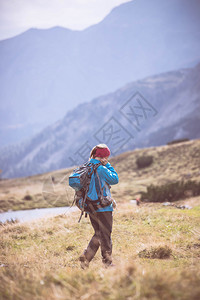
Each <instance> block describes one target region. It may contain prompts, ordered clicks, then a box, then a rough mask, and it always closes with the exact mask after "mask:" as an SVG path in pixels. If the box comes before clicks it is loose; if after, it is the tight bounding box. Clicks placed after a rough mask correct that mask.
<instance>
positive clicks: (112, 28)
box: [0, 0, 200, 146]
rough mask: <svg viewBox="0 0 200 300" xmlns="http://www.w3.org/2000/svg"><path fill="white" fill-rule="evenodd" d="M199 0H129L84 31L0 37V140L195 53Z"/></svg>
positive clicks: (184, 63)
mask: <svg viewBox="0 0 200 300" xmlns="http://www.w3.org/2000/svg"><path fill="white" fill-rule="evenodd" d="M199 15H200V2H199V1H198V0H173V1H172V0H168V1H160V0H150V1H146V0H134V1H131V2H128V3H125V4H122V5H120V6H118V7H116V8H115V9H113V10H112V11H111V13H110V14H109V15H108V16H107V17H106V18H105V19H104V20H103V21H101V22H100V23H99V24H97V25H94V26H91V27H89V28H87V29H85V30H83V31H74V30H69V29H65V28H62V27H54V28H51V29H47V30H41V29H34V28H33V29H30V30H28V31H26V32H24V33H23V34H20V35H18V36H16V37H14V38H10V39H6V40H3V41H0V57H1V59H0V101H1V105H0V141H1V146H2V145H6V144H9V143H12V142H16V141H19V140H22V139H24V138H25V137H26V138H27V137H30V136H32V135H33V134H35V133H36V132H39V131H40V130H41V128H44V126H47V125H48V124H51V123H52V122H54V121H56V120H58V119H60V118H61V117H63V112H66V111H69V110H70V109H71V110H72V109H73V108H74V107H75V106H76V105H78V104H80V103H83V102H85V101H89V100H91V99H93V98H94V97H97V96H98V95H103V94H106V93H108V92H110V91H113V90H116V89H117V88H118V87H120V86H123V85H124V84H126V83H127V82H133V81H134V80H138V79H140V78H144V77H147V76H152V75H153V74H159V73H163V72H166V71H169V70H175V69H179V68H185V67H192V66H193V65H194V63H195V62H197V61H199V59H200V55H199V53H200V31H199V28H200V20H199Z"/></svg>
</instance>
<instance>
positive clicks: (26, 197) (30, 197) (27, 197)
mask: <svg viewBox="0 0 200 300" xmlns="http://www.w3.org/2000/svg"><path fill="white" fill-rule="evenodd" d="M23 199H24V200H32V199H33V197H32V196H31V195H26V196H24V198H23Z"/></svg>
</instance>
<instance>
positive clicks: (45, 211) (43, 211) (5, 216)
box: [0, 206, 78, 222]
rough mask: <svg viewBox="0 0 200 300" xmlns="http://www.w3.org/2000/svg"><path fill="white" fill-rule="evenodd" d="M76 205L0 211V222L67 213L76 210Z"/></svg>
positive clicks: (25, 220)
mask: <svg viewBox="0 0 200 300" xmlns="http://www.w3.org/2000/svg"><path fill="white" fill-rule="evenodd" d="M77 209H78V208H77V207H71V208H70V207H69V206H64V207H51V208H35V209H26V210H16V211H8V212H3V213H0V222H6V220H11V219H13V220H16V219H17V220H18V221H19V222H27V221H33V220H36V219H40V218H46V217H52V216H57V215H61V214H66V215H67V214H69V213H71V212H72V211H76V210H77Z"/></svg>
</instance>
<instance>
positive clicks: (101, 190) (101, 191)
mask: <svg viewBox="0 0 200 300" xmlns="http://www.w3.org/2000/svg"><path fill="white" fill-rule="evenodd" d="M98 165H99V164H98ZM97 168H98V167H97ZM97 168H95V170H94V172H95V174H96V175H97V178H98V181H99V188H100V193H101V197H103V189H102V187H101V181H100V178H99V174H98V172H97Z"/></svg>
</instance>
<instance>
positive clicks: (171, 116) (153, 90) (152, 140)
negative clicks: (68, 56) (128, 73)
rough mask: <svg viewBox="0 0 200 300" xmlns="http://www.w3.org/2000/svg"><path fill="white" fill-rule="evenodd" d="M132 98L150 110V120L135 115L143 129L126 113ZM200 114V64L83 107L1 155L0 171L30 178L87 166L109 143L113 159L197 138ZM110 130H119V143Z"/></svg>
mask: <svg viewBox="0 0 200 300" xmlns="http://www.w3.org/2000/svg"><path fill="white" fill-rule="evenodd" d="M135 95H136V96H135ZM134 97H138V99H139V100H136V98H134ZM132 99H133V100H134V101H135V103H133V104H134V105H135V107H136V106H138V105H139V103H140V102H141V103H142V104H143V106H144V107H145V108H146V117H145V115H144V114H143V116H142V110H141V109H138V108H135V110H134V112H135V114H136V115H137V118H138V120H139V127H140V128H139V130H138V128H137V127H138V124H136V120H137V119H136V118H134V119H133V118H132V119H130V117H133V115H132V116H131V114H130V111H129V114H128V113H126V111H125V110H124V108H130V106H131V105H132V104H131V102H130V101H132ZM145 101H146V102H145ZM148 109H149V111H148ZM199 109H200V64H198V65H197V66H196V67H195V68H190V69H180V70H176V71H173V72H167V73H163V74H159V75H156V76H151V77H147V78H145V79H143V80H138V81H136V82H132V83H129V84H127V85H125V86H124V87H122V88H121V89H118V90H117V91H115V92H114V93H110V94H108V95H104V96H101V97H98V98H95V99H93V100H92V101H91V102H86V103H84V104H80V105H78V106H77V107H76V108H75V109H73V110H71V111H70V112H68V113H67V114H66V115H65V117H64V118H63V119H60V120H59V121H57V122H56V123H54V124H53V125H51V126H48V127H47V128H45V129H44V130H43V131H42V132H40V133H39V134H37V135H35V136H34V137H33V138H30V139H29V140H27V141H25V142H23V143H20V144H18V145H16V146H12V147H9V146H7V147H5V148H4V149H2V150H0V168H1V169H2V170H3V177H8V178H11V177H20V176H28V175H34V174H39V173H43V172H47V171H52V170H56V169H60V168H66V167H69V166H72V165H77V164H80V163H83V162H84V160H87V159H88V156H89V150H90V149H91V147H93V146H94V145H95V144H97V143H99V142H104V143H107V144H108V145H109V147H110V149H111V154H112V155H115V154H119V153H121V152H124V151H127V150H133V149H134V148H142V147H149V146H159V145H162V144H166V143H167V142H168V141H171V140H173V139H176V138H185V137H186V138H190V139H195V138H199V137H200V130H199V129H200V115H199ZM139 115H140V117H138V116H139ZM141 116H142V117H141ZM133 120H134V122H132V121H133ZM136 125H137V126H136ZM119 128H120V129H121V131H119ZM110 129H113V131H114V132H117V130H118V133H117V135H120V139H119V140H120V141H118V144H116V140H114V139H113V138H110V135H109V134H110V133H109V132H110ZM117 135H115V138H116V137H117Z"/></svg>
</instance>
